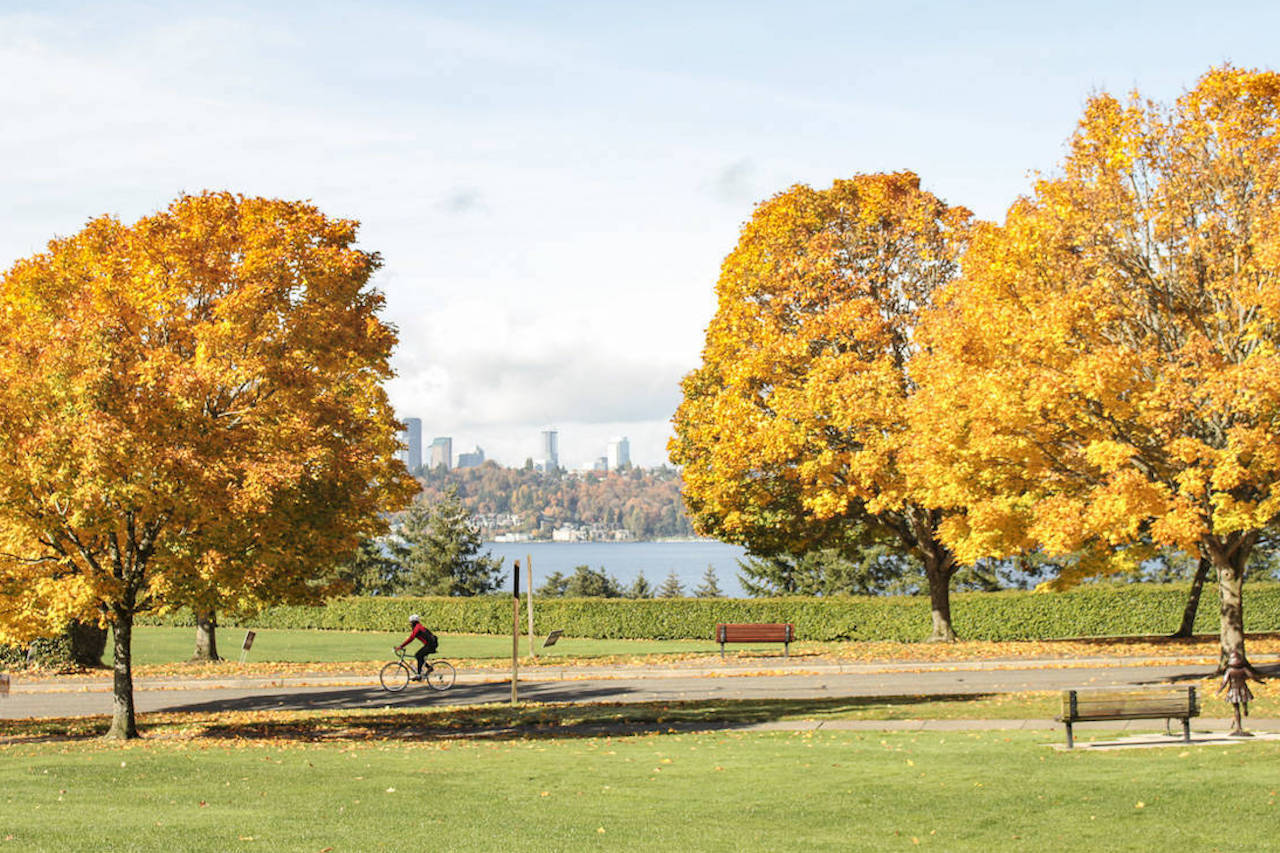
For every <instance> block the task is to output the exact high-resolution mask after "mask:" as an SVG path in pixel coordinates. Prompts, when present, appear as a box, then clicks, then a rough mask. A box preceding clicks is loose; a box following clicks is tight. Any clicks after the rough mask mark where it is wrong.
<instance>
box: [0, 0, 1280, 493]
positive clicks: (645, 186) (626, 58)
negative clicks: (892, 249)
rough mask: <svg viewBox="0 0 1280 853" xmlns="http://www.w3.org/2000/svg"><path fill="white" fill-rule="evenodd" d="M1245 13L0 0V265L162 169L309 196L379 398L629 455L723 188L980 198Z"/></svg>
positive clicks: (577, 455) (1257, 56)
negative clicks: (833, 187)
mask: <svg viewBox="0 0 1280 853" xmlns="http://www.w3.org/2000/svg"><path fill="white" fill-rule="evenodd" d="M1103 21H1105V25H1103V24H1101V23H1100V22H1103ZM1277 24H1280V9H1278V8H1277V7H1275V6H1274V5H1272V4H1264V3H1260V2H1235V3H1231V2H1228V3H1224V4H1219V5H1217V6H1213V7H1207V6H1205V5H1203V4H1193V3H1187V2H1170V3H1165V4H1162V5H1161V6H1160V7H1159V9H1158V13H1156V10H1154V9H1152V8H1148V7H1145V6H1142V5H1139V4H1131V5H1124V4H1121V5H1115V4H1103V3H1098V2H1085V3H1083V4H1082V5H1077V6H1076V7H1073V14H1071V15H1064V14H1061V12H1060V10H1057V9H1055V8H1052V7H1043V8H1042V7H1039V6H1037V4H1025V3H1012V2H994V3H985V4H980V5H973V4H949V3H942V2H921V3H916V4H910V5H898V6H894V5H892V4H880V5H876V6H867V5H863V4H840V3H834V2H804V0H801V2H797V3H792V4H787V5H786V6H785V7H782V6H774V5H766V4H752V3H746V4H742V3H734V4H729V3H722V2H703V3H688V4H681V5H679V6H675V5H670V6H653V5H648V4H639V5H636V4H631V5H619V4H597V5H592V6H588V7H583V6H582V4H571V3H564V2H549V3H541V4H521V3H514V2H493V3H482V4H475V3H468V4H462V3H450V2H444V3H439V4H431V5H430V6H423V5H418V4H406V3H399V2H371V3H367V4H363V5H361V6H359V7H356V6H354V5H351V4H344V3H338V2H324V0H319V2H316V3H314V4H309V5H308V6H307V7H306V9H305V14H303V13H302V11H301V9H300V8H299V7H293V6H291V5H290V4H250V3H245V2H236V0H232V2H228V3H225V4H216V5H213V6H210V5H208V4H206V5H204V6H190V5H187V4H176V3H167V2H142V0H135V1H134V2H130V1H129V0H123V1H122V2H116V3H111V4H94V3H89V2H73V1H72V0H55V2H49V3H40V4H36V3H22V2H18V3H9V4H6V5H5V7H4V9H3V10H0V70H2V71H3V72H5V77H6V79H8V80H10V81H12V83H11V85H9V86H7V87H4V89H3V90H2V91H0V104H3V106H4V107H6V108H7V111H8V114H10V115H14V116H21V120H20V121H14V122H11V123H10V125H11V126H10V127H9V128H8V132H7V133H6V134H5V136H4V138H3V139H0V151H2V152H3V153H5V154H7V155H8V157H7V159H8V161H9V162H11V163H17V164H21V168H15V169H10V170H8V171H7V172H5V173H4V174H3V175H0V191H2V192H3V193H4V197H5V198H7V199H9V200H10V204H9V206H8V215H7V216H6V217H4V225H5V227H4V228H3V229H0V265H3V267H4V268H8V267H9V266H11V265H12V264H13V263H14V262H15V261H17V260H18V259H21V258H24V257H27V256H29V255H31V254H33V253H36V252H39V251H41V250H42V249H43V248H44V246H45V245H46V242H47V241H48V240H49V239H50V238H52V237H54V236H55V235H68V234H72V233H74V232H76V231H78V230H79V229H80V228H81V227H82V226H83V225H84V223H85V222H86V221H87V220H88V219H89V218H91V217H94V216H98V215H101V214H103V213H111V214H114V215H117V216H119V217H120V218H121V219H123V220H125V221H128V222H132V221H134V220H136V219H137V218H138V217H140V216H142V215H145V214H147V213H150V212H152V211H155V210H157V209H159V208H163V207H165V206H166V205H167V204H168V203H169V202H170V201H171V200H172V199H173V198H174V197H175V196H177V195H178V194H179V193H181V192H184V191H185V192H199V191H201V190H204V189H227V190H231V191H234V192H239V193H244V194H247V195H263V196H268V197H280V198H290V199H310V200H312V201H314V203H315V204H317V205H318V206H319V207H320V208H321V209H322V210H324V211H325V213H326V214H329V215H332V216H337V217H348V218H352V219H358V220H360V221H361V229H360V243H361V245H362V246H364V247H367V248H369V249H371V250H374V251H377V252H379V253H380V255H381V257H382V258H383V267H382V269H381V270H380V271H379V272H378V274H377V275H376V276H375V278H374V284H375V286H376V287H378V288H379V289H380V290H381V291H382V292H383V293H384V294H385V297H386V309H385V317H386V319H387V320H388V321H389V322H391V323H393V324H395V325H396V326H397V327H398V328H399V332H400V343H399V345H398V347H397V349H396V351H395V355H394V357H393V366H394V368H395V369H396V371H397V373H398V375H397V377H396V378H394V379H393V380H391V381H390V382H389V383H388V386H387V390H388V394H389V396H390V399H391V402H392V404H393V406H394V407H395V408H396V410H397V411H399V412H402V413H423V412H426V413H430V415H431V417H430V420H432V421H435V422H437V423H445V424H448V425H449V426H448V429H449V431H450V432H451V433H452V434H453V435H454V437H455V438H456V439H457V440H458V441H459V446H472V445H478V446H480V447H483V448H485V453H486V455H487V456H488V458H493V459H496V460H498V461H500V462H502V463H503V464H522V463H523V461H524V459H526V458H528V457H531V456H533V457H536V456H537V455H538V447H537V444H536V441H537V439H536V434H537V431H538V429H539V428H540V427H541V426H542V425H545V424H547V423H551V422H554V423H555V424H556V425H557V426H558V428H559V430H560V433H561V436H562V438H563V439H564V441H565V445H566V447H572V448H575V450H574V451H573V452H572V453H565V454H562V455H563V456H564V457H565V458H566V459H567V460H568V461H569V462H570V464H577V462H578V461H580V459H581V458H585V457H586V456H587V455H588V454H584V453H581V452H578V450H576V448H596V447H604V446H607V442H608V441H609V439H610V438H611V437H614V436H617V435H624V434H625V435H628V436H630V440H631V448H630V449H631V456H632V459H633V461H634V462H635V464H637V465H640V466H642V467H651V466H653V465H657V464H662V463H664V462H666V459H667V457H666V442H667V439H668V436H669V435H670V427H669V419H670V417H671V415H672V413H673V412H674V410H675V407H676V405H677V404H678V402H679V399H680V385H679V383H680V380H681V378H682V377H683V376H685V375H686V374H687V373H688V372H689V371H690V370H692V369H694V368H695V367H696V366H697V364H698V361H699V354H700V351H701V348H702V345H703V336H704V331H705V327H706V324H707V322H708V320H709V319H710V318H711V316H712V313H713V311H714V308H715V292H714V287H715V282H716V279H717V277H718V271H719V267H720V263H721V261H722V259H723V258H724V256H725V255H726V254H728V253H729V251H730V250H731V249H732V248H733V245H734V243H735V242H736V240H737V236H738V230H739V228H740V226H741V224H742V223H743V222H744V221H746V220H747V219H748V218H749V217H750V215H751V211H752V209H753V206H754V205H755V204H756V203H758V202H759V201H761V200H763V199H766V198H769V197H770V196H772V195H774V194H775V193H777V192H780V191H783V190H785V189H786V188H787V187H789V186H791V185H792V184H795V183H797V182H804V183H809V184H811V185H813V186H815V187H824V186H828V185H830V183H831V181H832V180H834V179H837V178H842V177H848V176H850V175H852V174H854V173H857V172H874V171H888V170H899V169H911V170H914V171H916V172H918V173H919V174H920V176H921V178H922V182H923V185H924V187H925V188H926V189H928V190H929V191H931V192H933V193H935V194H936V195H938V196H939V197H941V198H943V199H944V200H946V201H947V202H948V203H950V204H961V205H965V206H967V207H970V208H971V209H973V210H974V211H975V212H976V213H977V214H978V215H979V216H980V217H983V218H987V219H996V220H998V219H1001V218H1003V215H1004V212H1005V210H1007V208H1008V207H1009V205H1010V204H1012V203H1013V202H1014V201H1015V200H1016V199H1017V197H1018V196H1019V195H1020V194H1022V193H1025V192H1027V191H1028V189H1029V187H1030V185H1031V181H1032V179H1033V176H1034V173H1036V172H1037V171H1039V172H1046V173H1048V172H1052V171H1053V170H1054V169H1055V166H1056V164H1057V162H1058V161H1059V159H1060V157H1061V155H1062V153H1063V150H1064V143H1065V141H1066V140H1067V139H1068V137H1069V136H1070V134H1071V133H1072V131H1073V129H1074V127H1075V124H1076V122H1077V120H1078V119H1079V117H1080V111H1081V108H1082V106H1083V104H1084V102H1085V99H1086V98H1087V97H1088V96H1089V95H1090V94H1093V93H1095V92H1098V91H1102V90H1106V91H1110V92H1112V93H1114V94H1116V95H1119V96H1121V97H1123V96H1125V95H1126V94H1127V93H1128V92H1129V91H1131V90H1132V89H1134V88H1137V89H1138V90H1140V91H1141V93H1142V94H1143V95H1144V96H1147V97H1152V98H1156V99H1160V100H1169V99H1172V98H1174V97H1176V96H1177V95H1178V94H1179V93H1180V92H1181V91H1183V90H1185V89H1186V88H1187V87H1189V86H1191V85H1193V84H1194V83H1195V81H1196V79H1197V78H1198V77H1199V76H1200V75H1201V74H1203V73H1204V72H1205V71H1206V70H1208V69H1209V68H1210V67H1211V66H1214V65H1220V64H1222V63H1224V62H1232V63H1234V64H1236V65H1239V66H1242V67H1266V66H1268V65H1269V64H1272V63H1274V61H1275V60H1274V47H1273V44H1272V42H1273V38H1272V36H1271V33H1272V32H1274V31H1275V29H1276V25H1277ZM335 57H341V61H337V60H336V59H335ZM530 435H532V436H534V439H533V444H532V446H530V440H529V439H528V438H527V436H530Z"/></svg>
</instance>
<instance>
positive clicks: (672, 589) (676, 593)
mask: <svg viewBox="0 0 1280 853" xmlns="http://www.w3.org/2000/svg"><path fill="white" fill-rule="evenodd" d="M683 597H684V584H682V583H680V578H679V576H678V575H677V574H676V570H675V569H672V570H671V571H670V572H669V573H668V574H667V579H666V580H664V581H663V582H662V585H661V586H659V587H658V598H683Z"/></svg>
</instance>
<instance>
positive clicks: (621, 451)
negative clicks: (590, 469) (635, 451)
mask: <svg viewBox="0 0 1280 853" xmlns="http://www.w3.org/2000/svg"><path fill="white" fill-rule="evenodd" d="M605 458H607V459H608V460H609V470H610V471H621V470H622V469H623V468H625V467H626V466H628V465H630V464H631V442H630V441H628V440H627V437H626V436H625V435H623V436H619V437H618V438H615V439H611V440H610V441H609V452H608V454H607V455H606V457H605Z"/></svg>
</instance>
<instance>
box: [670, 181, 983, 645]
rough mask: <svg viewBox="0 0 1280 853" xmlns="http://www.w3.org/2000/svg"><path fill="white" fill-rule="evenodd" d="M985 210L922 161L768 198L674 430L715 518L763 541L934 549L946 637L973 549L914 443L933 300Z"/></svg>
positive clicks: (933, 590)
mask: <svg viewBox="0 0 1280 853" xmlns="http://www.w3.org/2000/svg"><path fill="white" fill-rule="evenodd" d="M970 222H971V214H970V213H969V211H967V210H965V209H963V208H960V207H948V206H947V205H945V204H944V203H942V202H941V201H939V200H938V199H937V198H935V197H934V196H933V195H931V194H929V193H927V192H924V191H922V190H921V189H920V185H919V179H918V178H917V177H916V176H915V175H914V174H911V173H907V172H903V173H897V174H881V175H859V176H856V177H854V178H852V179H850V180H841V181H836V182H835V183H834V184H833V185H832V186H831V188H830V189H827V190H814V189H811V188H809V187H807V186H796V187H793V188H791V189H790V190H788V191H786V192H784V193H781V194H779V195H778V196H775V197H774V198H772V199H770V200H769V201H767V202H764V203H763V204H761V205H760V206H759V207H758V208H757V209H756V211H755V213H754V215H753V216H752V218H751V220H750V221H749V222H748V223H747V224H746V225H745V226H744V228H743V230H742V235H741V238H740V240H739V242H738V245H737V247H736V248H735V249H734V250H733V252H732V253H731V254H730V255H729V256H728V257H727V258H726V259H725V261H724V265H723V267H722V268H721V273H720V279H719V283H718V285H717V288H716V290H717V295H718V298H719V307H718V308H717V311H716V314H715V316H714V318H713V319H712V320H711V323H710V325H709V327H708V329H707V338H706V346H705V348H704V349H703V363H702V366H701V367H699V368H698V369H697V370H695V371H694V372H692V373H691V374H689V376H687V377H686V378H685V380H684V383H683V390H684V399H683V402H682V403H681V404H680V407H679V409H678V410H677V412H676V414H675V418H674V425H675V437H674V438H673V439H672V441H671V445H670V452H671V458H672V460H673V461H674V462H675V463H676V464H678V465H682V466H684V471H683V474H684V494H685V501H686V505H687V507H688V509H689V514H690V516H691V519H692V520H693V522H694V525H695V527H696V528H697V529H698V530H699V531H700V532H702V533H705V534H709V535H712V536H716V537H719V538H722V539H726V540H729V541H733V542H738V543H741V544H743V545H745V546H747V547H748V548H749V549H750V550H752V551H753V552H755V553H758V554H772V553H780V552H785V553H792V554H799V553H803V552H805V551H807V550H810V549H814V548H832V547H834V548H840V549H843V550H845V551H846V552H848V551H854V550H857V549H858V548H859V547H860V546H861V545H863V544H865V543H866V541H867V540H868V537H870V538H871V539H885V538H891V539H893V540H895V541H898V542H900V543H901V545H902V546H903V547H905V548H906V549H907V550H909V551H910V552H912V553H913V554H915V556H917V557H918V558H919V559H920V561H921V562H922V563H923V564H924V567H925V572H926V574H927V576H928V581H929V588H930V595H931V599H932V610H933V630H932V637H931V638H932V639H935V640H949V639H954V638H955V633H954V630H953V628H952V624H951V607H950V581H951V577H952V575H953V574H954V573H955V570H956V568H957V564H956V561H955V559H954V556H953V554H952V553H951V551H950V550H948V549H947V548H946V547H945V546H943V545H942V543H941V542H940V541H939V539H938V538H937V535H936V531H937V526H938V524H939V523H940V522H941V520H942V515H941V513H939V512H937V511H935V510H932V509H930V508H928V507H925V506H924V505H922V504H921V503H920V502H919V501H917V500H916V496H915V485H914V484H913V483H912V482H911V481H910V479H909V478H908V477H907V476H905V473H904V471H903V470H902V468H901V467H900V466H899V465H898V457H899V454H900V453H901V451H902V449H903V442H904V441H906V440H908V436H907V432H906V423H905V420H904V418H903V406H904V404H905V402H906V400H907V399H908V398H910V397H911V395H912V394H913V393H914V392H915V387H916V384H915V381H914V379H913V376H912V371H911V367H910V365H911V361H912V359H913V357H914V355H915V351H916V346H915V342H914V338H913V332H914V329H915V326H916V323H917V320H918V316H919V312H920V311H921V310H922V309H923V308H925V307H926V306H928V305H929V304H930V302H931V300H932V298H933V294H934V293H935V292H936V291H937V290H938V288H939V287H941V286H942V285H944V284H946V283H947V282H949V281H951V280H952V278H953V277H954V276H955V274H956V272H957V268H958V259H959V256H960V253H961V251H962V249H963V247H964V244H965V240H966V238H967V234H968V231H969V228H970Z"/></svg>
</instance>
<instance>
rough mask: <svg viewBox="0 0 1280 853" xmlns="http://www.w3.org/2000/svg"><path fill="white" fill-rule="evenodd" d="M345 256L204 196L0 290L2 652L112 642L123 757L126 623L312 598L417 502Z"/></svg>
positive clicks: (329, 242) (252, 204) (105, 229)
mask: <svg viewBox="0 0 1280 853" xmlns="http://www.w3.org/2000/svg"><path fill="white" fill-rule="evenodd" d="M355 238H356V223H354V222H351V221H348V220H341V219H331V218H328V217H326V216H324V215H323V214H322V213H321V212H320V211H319V210H317V209H316V208H315V207H314V206H312V205H310V204H307V203H301V202H286V201H278V200H271V199H262V198H245V197H242V196H237V195H232V194H230V193H212V192H210V193H204V194H202V195H196V196H183V197H181V198H179V199H177V200H176V201H175V202H174V203H173V204H172V205H171V206H170V207H169V208H168V209H167V210H164V211H162V212H160V213H157V214H155V215H152V216H148V217H145V218H143V219H141V220H139V221H138V222H137V223H135V224H133V225H124V224H122V223H121V222H119V221H118V220H116V219H114V218H112V217H102V218H99V219H95V220H93V221H91V222H89V223H88V224H87V225H86V226H85V228H84V229H83V230H81V231H80V232H79V233H77V234H75V235H73V236H71V237H67V238H63V239H56V240H54V241H52V242H51V243H50V244H49V246H48V249H47V251H45V252H43V253H41V254H38V255H35V256H33V257H30V258H27V259H24V260H22V261H19V262H18V263H17V264H15V265H14V266H13V267H12V268H11V269H9V270H8V271H7V272H5V273H4V275H3V278H0V638H3V639H6V640H21V639H25V638H29V637H31V636H35V635H38V634H41V633H49V632H51V631H57V630H60V629H61V627H62V626H63V625H64V624H65V623H66V621H67V620H68V619H72V618H94V619H100V620H101V621H102V622H104V623H106V624H109V625H110V626H111V628H112V629H113V634H114V652H115V673H114V678H115V684H114V716H113V721H112V725H111V730H110V736H113V737H133V736H136V734H137V728H136V719H135V713H134V707H133V692H132V667H131V636H132V627H133V623H134V619H135V617H136V616H137V614H139V613H141V612H143V611H145V610H148V609H153V608H163V607H168V606H176V605H179V604H191V605H195V606H197V607H201V606H205V607H211V606H215V605H217V606H226V607H231V608H234V607H237V606H252V605H255V604H260V603H264V602H270V601H279V600H287V599H300V598H307V597H314V595H315V594H317V593H318V592H319V591H320V588H319V587H317V586H315V585H314V584H313V580H314V579H315V578H316V577H317V576H319V575H320V573H321V572H322V571H323V570H324V569H326V568H327V567H329V566H331V565H332V564H333V563H334V562H335V560H338V559H341V558H342V557H344V556H346V555H348V554H350V553H352V552H353V551H354V550H355V547H356V543H357V542H358V540H359V539H360V538H361V537H364V536H368V535H371V534H373V533H376V532H379V531H380V530H382V529H384V522H383V521H382V520H381V514H382V513H384V512H386V511H388V510H391V509H396V508H399V507H401V506H403V505H404V504H405V503H406V502H407V501H408V500H409V498H410V497H411V495H412V494H413V493H414V492H415V491H416V485H415V484H414V483H413V482H412V480H411V479H410V478H409V477H408V476H407V472H406V471H405V470H404V466H403V465H402V464H401V463H400V462H399V460H398V459H397V458H396V451H397V449H398V446H397V443H396V438H395V431H396V428H397V426H398V425H397V423H396V422H395V420H394V417H393V415H392V412H391V409H390V406H389V404H388V402H387V399H386V396H385V393H384V391H383V388H382V383H383V382H384V381H385V380H386V379H387V378H388V377H389V376H390V375H391V372H390V367H389V363H388V360H389V357H390V354H391V351H392V348H393V346H394V344H395V333H394V330H393V329H392V328H391V327H389V326H388V325H386V324H385V323H384V322H382V321H381V319H380V318H379V312H380V310H381V308H382V296H381V294H380V293H379V292H378V291H376V290H374V289H372V288H370V287H369V286H368V282H369V277H370V275H371V274H372V273H373V272H374V270H375V269H376V268H377V267H378V264H379V259H378V256H377V255H376V254H372V253H369V252H365V251H363V250H361V249H358V248H356V247H355V245H354V243H355Z"/></svg>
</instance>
